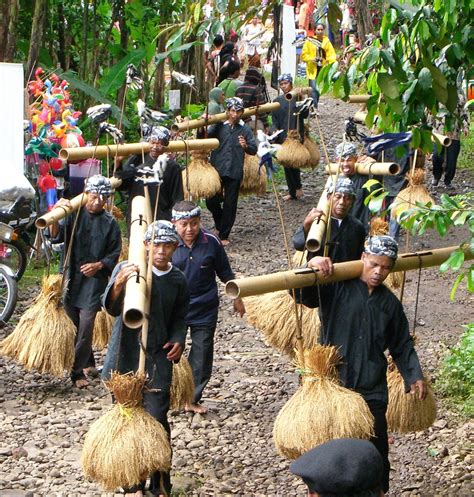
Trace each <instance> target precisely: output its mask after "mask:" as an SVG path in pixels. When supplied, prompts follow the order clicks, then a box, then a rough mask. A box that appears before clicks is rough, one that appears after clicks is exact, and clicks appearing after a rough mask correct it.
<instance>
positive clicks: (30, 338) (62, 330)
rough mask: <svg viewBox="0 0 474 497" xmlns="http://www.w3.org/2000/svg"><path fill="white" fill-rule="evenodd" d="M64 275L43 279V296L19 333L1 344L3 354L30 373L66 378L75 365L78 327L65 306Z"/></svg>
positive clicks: (27, 314)
mask: <svg viewBox="0 0 474 497" xmlns="http://www.w3.org/2000/svg"><path fill="white" fill-rule="evenodd" d="M61 281H62V277H61V275H52V276H48V277H45V278H43V285H42V288H41V292H40V294H39V295H38V297H36V299H35V301H34V303H33V305H32V306H31V307H30V308H29V309H28V310H27V311H26V312H25V313H23V315H22V316H21V319H20V321H19V322H18V324H17V326H16V328H15V330H14V331H13V333H12V334H11V335H9V336H8V337H7V338H5V340H3V341H2V342H1V343H0V354H1V355H5V356H7V357H10V358H12V359H15V360H16V361H18V362H19V363H20V364H22V365H23V366H24V367H25V368H26V369H27V370H31V369H36V370H38V371H39V372H40V373H49V374H52V375H54V376H57V377H59V378H62V377H63V375H64V372H65V371H66V372H69V371H70V370H71V368H72V365H73V363H74V340H75V336H76V327H75V326H74V323H73V322H72V321H71V320H70V319H69V317H68V316H67V314H66V312H65V310H64V308H63V307H62V305H61Z"/></svg>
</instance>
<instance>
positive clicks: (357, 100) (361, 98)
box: [349, 95, 372, 104]
mask: <svg viewBox="0 0 474 497" xmlns="http://www.w3.org/2000/svg"><path fill="white" fill-rule="evenodd" d="M371 96H372V95H349V103H350V104H366V103H367V102H368V101H369V99H370V97H371Z"/></svg>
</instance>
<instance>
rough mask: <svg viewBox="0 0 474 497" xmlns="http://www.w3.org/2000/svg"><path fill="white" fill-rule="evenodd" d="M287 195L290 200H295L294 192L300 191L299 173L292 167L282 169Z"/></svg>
mask: <svg viewBox="0 0 474 497" xmlns="http://www.w3.org/2000/svg"><path fill="white" fill-rule="evenodd" d="M283 170H284V171H285V178H286V184H287V185H288V193H289V194H290V195H291V198H296V190H300V189H301V171H300V170H299V169H296V168H293V167H284V168H283Z"/></svg>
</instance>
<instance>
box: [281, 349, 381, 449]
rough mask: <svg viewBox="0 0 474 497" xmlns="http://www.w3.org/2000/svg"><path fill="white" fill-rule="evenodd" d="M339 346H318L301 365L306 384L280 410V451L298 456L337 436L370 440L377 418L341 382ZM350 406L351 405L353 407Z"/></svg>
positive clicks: (303, 382)
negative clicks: (338, 365) (338, 375)
mask: <svg viewBox="0 0 474 497" xmlns="http://www.w3.org/2000/svg"><path fill="white" fill-rule="evenodd" d="M339 360H340V358H339V356H338V353H337V349H336V347H333V346H323V345H317V346H316V347H314V348H313V349H312V350H306V351H304V363H303V364H298V366H299V368H300V372H301V374H302V383H301V386H300V387H299V388H298V390H297V391H296V393H295V394H294V395H293V396H292V397H291V398H290V399H289V400H288V402H287V403H286V404H285V405H284V406H283V408H282V409H281V411H280V412H279V414H278V416H277V418H276V420H275V424H274V427H273V439H274V442H275V446H276V448H277V451H278V452H279V453H280V454H281V455H282V456H284V457H287V458H289V459H296V458H297V457H299V456H300V455H302V454H304V453H305V452H307V451H308V450H310V449H312V448H313V447H315V446H316V445H320V444H322V443H324V442H327V441H329V440H333V439H336V438H361V439H369V438H370V437H371V436H372V435H373V426H374V418H373V416H372V414H371V412H370V409H369V407H368V406H367V404H366V402H365V400H364V399H363V398H362V396H361V395H359V394H358V393H356V392H353V391H351V390H349V389H347V388H344V387H342V386H341V385H339V384H338V380H337V369H336V366H337V364H338V362H339ZM349 406H350V407H349Z"/></svg>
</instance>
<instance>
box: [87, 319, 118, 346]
mask: <svg viewBox="0 0 474 497" xmlns="http://www.w3.org/2000/svg"><path fill="white" fill-rule="evenodd" d="M114 321H115V318H114V317H113V316H111V315H110V314H109V313H108V312H107V311H106V310H105V309H101V310H100V311H99V312H98V313H97V315H96V317H95V322H94V331H93V333H92V346H93V347H94V348H95V349H97V350H102V349H105V347H107V345H108V344H109V340H110V337H111V336H112V327H113V326H114Z"/></svg>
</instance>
